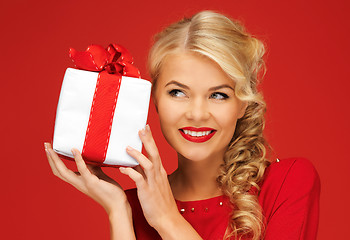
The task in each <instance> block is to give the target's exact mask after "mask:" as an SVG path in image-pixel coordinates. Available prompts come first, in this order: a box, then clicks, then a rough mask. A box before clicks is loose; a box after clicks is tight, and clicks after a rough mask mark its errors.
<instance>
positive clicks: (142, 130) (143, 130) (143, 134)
mask: <svg viewBox="0 0 350 240" xmlns="http://www.w3.org/2000/svg"><path fill="white" fill-rule="evenodd" d="M140 133H141V135H142V136H145V135H146V131H145V129H144V128H143V129H141V131H140Z"/></svg>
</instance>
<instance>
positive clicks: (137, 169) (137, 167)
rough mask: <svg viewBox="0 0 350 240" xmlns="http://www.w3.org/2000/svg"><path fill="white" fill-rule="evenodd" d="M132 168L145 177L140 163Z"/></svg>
mask: <svg viewBox="0 0 350 240" xmlns="http://www.w3.org/2000/svg"><path fill="white" fill-rule="evenodd" d="M134 169H135V170H136V171H137V172H139V173H141V174H142V176H143V178H145V179H146V174H145V171H143V169H142V167H141V166H140V165H137V166H136V167H134Z"/></svg>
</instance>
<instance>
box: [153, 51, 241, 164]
mask: <svg viewBox="0 0 350 240" xmlns="http://www.w3.org/2000/svg"><path fill="white" fill-rule="evenodd" d="M234 88H235V83H234V82H233V81H232V80H231V79H230V78H228V77H227V75H226V74H225V73H224V72H223V71H222V70H221V68H220V67H219V66H218V65H217V64H216V63H214V62H213V61H211V60H209V59H207V58H205V57H201V56H198V55H194V54H191V53H181V54H176V55H170V56H168V57H167V58H166V60H165V62H164V63H163V67H162V71H161V73H160V76H159V78H158V82H157V87H156V89H155V92H154V101H155V104H156V106H157V109H158V114H159V119H160V125H161V128H162V132H163V134H164V136H165V138H166V140H167V141H168V143H169V144H170V145H171V146H172V147H173V148H174V149H175V150H176V151H177V152H178V153H179V154H180V155H182V156H183V157H185V158H186V159H189V160H192V161H201V160H204V159H207V160H210V159H212V158H218V157H219V158H221V160H222V158H223V154H224V152H225V151H226V149H227V146H228V144H229V142H230V140H231V138H232V136H233V134H234V131H235V127H236V122H237V119H239V118H241V117H242V116H243V115H244V112H245V108H246V104H245V103H243V102H241V101H240V100H239V99H238V98H237V97H236V96H235V94H234Z"/></svg>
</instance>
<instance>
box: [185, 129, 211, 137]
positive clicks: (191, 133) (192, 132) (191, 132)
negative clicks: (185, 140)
mask: <svg viewBox="0 0 350 240" xmlns="http://www.w3.org/2000/svg"><path fill="white" fill-rule="evenodd" d="M183 131H184V133H185V134H187V135H191V136H192V137H202V136H206V135H209V134H210V132H211V131H204V132H196V131H189V130H185V129H183Z"/></svg>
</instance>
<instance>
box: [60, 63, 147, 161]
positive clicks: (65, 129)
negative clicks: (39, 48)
mask: <svg viewBox="0 0 350 240" xmlns="http://www.w3.org/2000/svg"><path fill="white" fill-rule="evenodd" d="M98 75H99V73H98V72H90V71H85V70H78V69H73V68H67V70H66V73H65V76H64V79H63V83H62V88H61V93H60V98H59V102H58V106H57V112H56V121H55V130H54V138H53V149H54V150H55V152H57V153H58V154H60V155H62V156H65V157H68V158H72V159H73V158H74V157H73V155H72V153H71V149H72V148H76V149H78V150H79V151H80V152H82V150H83V145H84V140H85V134H86V131H87V128H88V123H89V117H90V110H91V105H92V101H93V98H94V93H95V87H96V82H97V78H98ZM150 94H151V83H150V82H149V81H147V80H143V79H140V78H133V77H126V76H122V80H121V84H120V89H119V94H118V99H117V103H116V107H115V111H114V115H113V121H112V125H111V131H110V137H109V142H108V148H107V152H106V157H105V159H104V160H102V161H103V163H102V164H101V165H106V166H108V165H117V166H131V167H133V166H136V165H138V162H137V161H136V160H135V159H134V158H132V157H130V156H129V155H128V154H127V153H126V150H125V149H126V147H127V146H128V145H129V146H131V147H133V148H135V149H137V150H139V151H141V149H142V143H141V140H140V138H139V136H138V131H139V130H140V129H142V128H144V127H145V125H146V121H147V114H148V107H149V100H150ZM83 157H84V156H83ZM102 161H101V162H102Z"/></svg>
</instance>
